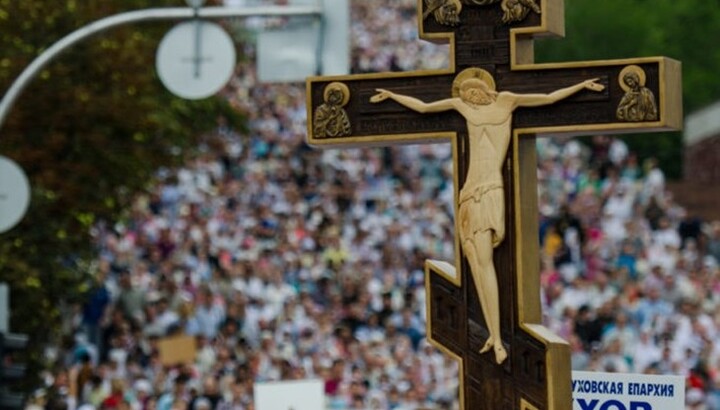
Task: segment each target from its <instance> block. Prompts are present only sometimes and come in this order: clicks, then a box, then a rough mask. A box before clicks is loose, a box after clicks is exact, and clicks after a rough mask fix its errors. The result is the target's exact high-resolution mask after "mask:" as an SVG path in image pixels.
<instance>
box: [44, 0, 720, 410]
mask: <svg viewBox="0 0 720 410" xmlns="http://www.w3.org/2000/svg"><path fill="white" fill-rule="evenodd" d="M351 7H352V19H351V21H353V23H352V27H351V30H352V40H353V64H352V66H353V70H354V71H355V72H368V71H389V70H409V69H416V68H437V67H441V66H443V65H444V64H447V47H443V46H436V45H431V44H428V43H424V42H421V41H418V40H417V22H416V14H415V13H416V9H415V7H416V0H395V1H391V0H383V1H378V0H372V1H371V0H356V1H352V2H351ZM249 51H252V50H249ZM237 74H238V75H237V76H236V77H235V78H234V79H233V80H232V84H230V86H229V87H228V89H227V90H226V91H225V94H226V96H227V98H229V99H230V101H231V102H232V103H233V104H234V106H235V107H236V108H237V109H238V110H240V111H242V112H243V113H245V114H246V115H247V116H248V118H249V127H248V130H247V131H240V130H235V129H232V128H230V127H228V126H227V125H226V124H224V123H223V122H222V120H219V124H218V128H217V130H216V131H215V132H212V133H209V134H208V135H206V136H205V137H204V143H203V144H202V145H201V146H200V147H198V152H197V155H194V156H193V157H192V158H188V159H187V161H186V163H185V165H184V166H183V167H180V168H178V169H163V170H159V171H158V174H157V178H156V180H155V181H154V182H153V183H152V186H151V188H150V189H149V191H148V192H147V193H144V194H139V195H137V197H135V198H134V201H133V206H132V208H131V209H129V210H128V217H127V218H126V220H123V221H119V222H116V223H107V224H102V225H98V226H97V227H96V229H95V230H94V232H93V233H94V236H95V238H96V240H97V246H98V258H97V262H96V267H95V272H96V273H95V278H96V281H95V283H94V284H93V285H92V290H91V291H90V296H89V299H88V301H87V302H86V303H85V304H84V305H82V306H77V307H76V308H75V309H74V310H73V311H72V312H70V313H69V314H68V321H67V323H66V324H65V327H66V334H67V335H68V337H67V340H66V341H65V344H64V345H63V346H60V347H59V348H58V349H57V350H56V351H54V352H51V353H52V355H53V356H54V357H55V359H56V362H57V366H56V367H55V369H54V370H53V371H51V372H48V373H47V374H46V375H45V381H46V388H44V389H42V390H41V391H38V393H37V394H36V396H35V397H34V398H33V401H32V402H31V404H30V407H31V408H37V407H41V406H45V407H46V408H49V409H70V410H74V409H87V410H92V409H132V410H145V409H148V410H152V409H158V410H170V409H174V410H175V409H177V410H181V409H182V410H185V409H189V410H196V409H198V410H199V409H203V410H205V409H223V410H226V409H227V410H229V409H233V410H235V409H237V410H249V409H253V408H254V401H253V386H254V384H255V383H261V382H272V381H292V380H303V379H319V380H322V381H323V385H324V394H325V398H326V403H327V408H329V409H395V410H401V409H403V410H413V409H414V410H419V409H454V408H457V405H458V404H457V394H458V366H457V364H456V363H455V362H454V361H453V360H451V359H450V358H449V357H447V356H445V355H443V354H441V353H440V352H439V351H438V350H437V349H435V348H434V347H433V346H431V345H430V344H429V343H428V341H427V339H426V337H425V336H426V335H425V333H426V330H425V319H426V317H425V314H426V310H425V297H426V295H425V287H424V271H423V269H424V268H423V265H424V261H425V260H426V259H428V258H431V259H440V260H447V261H453V260H454V255H455V253H454V252H455V249H454V222H453V221H454V217H453V198H454V192H455V191H454V187H453V177H452V173H453V165H452V162H451V161H452V152H451V147H450V146H449V144H438V145H424V146H405V147H393V148H373V149H335V150H324V151H319V150H314V149H311V148H309V147H308V146H307V145H306V144H305V143H304V139H305V134H306V108H305V90H304V86H303V85H297V84H284V85H277V84H276V85H267V84H259V83H257V82H256V81H255V78H256V75H255V68H254V66H253V65H252V64H243V65H241V66H240V67H238V73H237ZM538 182H539V186H538V195H539V205H540V207H539V211H540V213H539V218H540V232H539V241H540V244H541V248H540V249H541V255H540V261H539V264H540V265H541V282H542V283H541V284H542V301H543V312H544V320H545V324H546V325H547V326H548V327H549V328H551V329H552V330H553V331H555V332H556V333H558V334H559V335H560V336H562V337H563V338H565V339H566V340H568V341H570V343H571V346H572V352H573V356H572V365H573V368H574V369H576V370H597V371H605V372H635V373H655V374H676V375H683V376H685V377H686V379H687V391H688V394H687V401H688V408H691V409H720V345H716V344H714V343H713V340H715V339H716V338H717V336H718V333H717V332H718V330H719V329H720V327H719V326H720V303H719V302H720V270H719V269H718V261H720V222H711V221H702V220H699V219H696V218H692V217H691V216H690V215H688V214H687V213H686V212H685V210H684V209H683V208H682V206H681V205H680V204H679V203H678V202H677V201H676V199H675V198H673V196H672V195H671V194H670V193H669V192H668V191H667V189H666V187H665V177H664V174H663V172H662V171H661V169H660V168H659V167H658V164H657V163H655V161H653V160H652V159H646V160H643V161H642V162H640V161H639V160H638V158H637V157H636V156H635V154H634V153H633V152H631V151H630V150H629V149H628V147H627V146H626V145H625V143H623V142H622V141H621V140H619V139H616V138H613V137H608V136H596V137H593V138H589V139H583V140H574V139H567V140H560V139H542V140H539V141H538ZM182 336H191V337H192V338H193V339H194V341H195V343H196V351H195V354H194V359H193V360H189V361H186V362H185V363H177V364H176V363H168V362H167V361H166V360H165V359H164V357H163V355H162V354H161V353H162V349H161V348H160V345H161V344H162V343H163V342H164V341H165V340H167V339H168V338H178V337H182ZM716 346H718V347H716Z"/></svg>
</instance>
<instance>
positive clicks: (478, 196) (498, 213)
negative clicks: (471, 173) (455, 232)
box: [458, 182, 505, 247]
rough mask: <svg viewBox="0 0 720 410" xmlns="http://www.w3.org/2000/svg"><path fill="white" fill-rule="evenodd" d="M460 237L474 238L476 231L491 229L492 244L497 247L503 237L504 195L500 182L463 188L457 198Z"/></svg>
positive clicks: (465, 238)
mask: <svg viewBox="0 0 720 410" xmlns="http://www.w3.org/2000/svg"><path fill="white" fill-rule="evenodd" d="M458 222H459V227H460V239H461V240H462V241H465V240H471V241H473V240H474V238H473V237H474V235H475V234H476V233H478V232H484V231H491V232H492V245H493V247H497V246H498V245H499V244H500V243H501V242H502V241H503V239H504V238H505V197H504V194H503V185H502V183H500V182H492V183H489V184H480V185H477V186H475V187H474V188H471V189H465V188H463V189H462V190H461V191H460V197H459V198H458Z"/></svg>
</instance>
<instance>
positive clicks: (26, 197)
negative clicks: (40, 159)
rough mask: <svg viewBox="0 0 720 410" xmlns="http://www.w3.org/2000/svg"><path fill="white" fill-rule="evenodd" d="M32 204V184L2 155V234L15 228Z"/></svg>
mask: <svg viewBox="0 0 720 410" xmlns="http://www.w3.org/2000/svg"><path fill="white" fill-rule="evenodd" d="M29 204H30V183H29V182H28V178H27V176H25V172H24V171H23V170H22V168H20V166H19V165H18V164H16V163H15V161H13V160H11V159H10V158H7V157H4V156H2V155H0V233H3V232H5V231H8V230H10V228H12V227H13V226H15V225H16V224H17V223H18V222H20V220H21V219H22V217H23V216H24V215H25V212H26V211H27V208H28V205H29Z"/></svg>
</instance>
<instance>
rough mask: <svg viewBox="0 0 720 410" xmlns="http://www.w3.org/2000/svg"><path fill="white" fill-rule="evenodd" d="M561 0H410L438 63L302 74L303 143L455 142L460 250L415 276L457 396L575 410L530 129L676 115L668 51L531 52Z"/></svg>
mask: <svg viewBox="0 0 720 410" xmlns="http://www.w3.org/2000/svg"><path fill="white" fill-rule="evenodd" d="M563 7H564V5H563V0H418V21H419V28H420V30H419V31H420V37H421V38H423V39H426V40H430V41H435V42H447V43H448V44H449V46H450V56H449V60H450V63H449V68H448V69H444V70H427V71H415V72H405V73H397V72H394V73H378V74H362V75H349V76H335V77H312V78H309V79H308V80H307V106H308V142H309V143H310V144H311V145H313V146H317V147H343V146H378V145H390V144H410V143H439V142H449V143H450V144H452V147H453V158H454V171H455V172H454V182H455V187H456V195H455V227H456V235H455V245H456V246H455V249H456V256H455V261H454V263H449V262H445V261H427V262H426V264H425V270H426V275H425V286H426V291H427V307H426V308H427V312H428V315H427V317H428V324H427V330H428V339H429V340H430V341H431V342H432V343H433V344H434V345H436V346H437V347H438V348H440V349H441V350H442V351H444V352H445V353H447V354H449V355H451V356H452V357H454V358H455V359H457V361H458V363H459V366H460V377H461V381H460V393H459V394H460V397H459V400H460V403H461V408H463V409H473V410H476V409H477V410H485V409H487V410H497V409H502V410H505V409H521V410H556V409H557V410H560V409H562V410H565V409H571V380H570V375H571V371H570V349H569V346H568V344H567V342H566V341H564V340H562V339H560V338H559V337H557V336H556V335H554V334H552V333H551V332H550V331H549V330H547V329H546V328H545V327H543V326H542V317H541V304H540V289H539V287H540V285H539V277H538V265H539V252H538V237H537V232H538V226H537V189H536V184H537V181H536V159H535V138H536V137H537V136H542V135H554V136H559V135H564V136H572V135H588V134H593V133H607V132H611V133H615V134H618V133H630V132H632V133H638V132H650V131H661V130H674V129H680V128H681V122H682V104H681V93H682V92H681V79H680V78H681V75H680V63H679V62H677V61H674V60H671V59H668V58H664V57H645V58H636V59H623V60H605V61H583V62H572V63H551V64H535V63H534V62H533V59H534V56H533V40H534V37H537V36H547V35H555V36H562V35H563V32H564V20H563ZM388 240H392V238H389V239H388Z"/></svg>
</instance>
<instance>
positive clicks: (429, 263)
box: [425, 259, 465, 410]
mask: <svg viewBox="0 0 720 410" xmlns="http://www.w3.org/2000/svg"><path fill="white" fill-rule="evenodd" d="M433 273H435V274H437V275H440V276H441V277H443V278H445V279H446V280H448V281H450V282H451V283H452V284H453V285H455V286H457V287H460V288H461V287H462V274H459V273H458V272H457V269H455V267H454V266H452V265H451V264H450V263H448V262H444V261H437V260H431V259H428V260H426V261H425V294H426V295H427V296H428V297H427V298H426V300H425V316H426V317H427V321H426V322H425V333H426V334H427V339H428V341H430V343H431V344H432V345H433V346H435V347H436V348H437V349H439V350H440V351H441V352H443V353H444V354H446V355H448V356H450V357H451V358H452V359H453V360H455V362H457V364H458V376H459V380H458V382H459V387H458V395H459V397H458V400H459V402H460V409H461V410H465V360H463V358H462V357H460V356H458V355H457V354H455V352H453V351H451V350H450V349H448V348H446V347H445V346H443V345H442V343H440V342H438V341H437V340H435V339H433V337H432V298H431V297H430V295H431V293H430V275H432V274H433Z"/></svg>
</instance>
